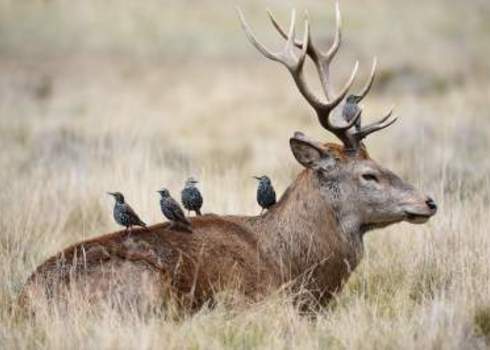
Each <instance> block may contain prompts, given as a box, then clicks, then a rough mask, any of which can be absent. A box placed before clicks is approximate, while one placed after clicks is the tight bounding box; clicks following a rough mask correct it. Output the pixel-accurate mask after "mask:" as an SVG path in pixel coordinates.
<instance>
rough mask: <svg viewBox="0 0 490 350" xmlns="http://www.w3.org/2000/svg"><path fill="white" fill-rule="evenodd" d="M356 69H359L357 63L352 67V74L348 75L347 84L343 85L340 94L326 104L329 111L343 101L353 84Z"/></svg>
mask: <svg viewBox="0 0 490 350" xmlns="http://www.w3.org/2000/svg"><path fill="white" fill-rule="evenodd" d="M358 69H359V61H356V64H355V65H354V69H352V73H351V74H350V77H349V80H347V82H346V83H345V84H344V87H343V88H342V90H341V92H340V93H339V94H338V95H337V96H336V97H335V98H334V99H332V100H331V101H330V102H329V103H328V105H329V106H330V109H334V108H335V107H336V106H337V105H338V104H339V103H340V101H342V100H343V99H344V97H345V95H347V93H348V92H349V90H350V88H351V86H352V84H353V83H354V79H355V78H356V75H357V70H358Z"/></svg>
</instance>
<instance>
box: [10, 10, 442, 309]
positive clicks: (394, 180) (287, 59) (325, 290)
mask: <svg viewBox="0 0 490 350" xmlns="http://www.w3.org/2000/svg"><path fill="white" fill-rule="evenodd" d="M269 15H270V19H271V21H272V24H273V25H274V27H275V28H276V29H277V30H278V31H279V33H280V34H281V35H282V37H284V38H285V40H286V44H285V48H284V50H283V51H281V52H278V53H273V52H271V51H269V50H268V49H266V48H265V46H264V45H262V44H261V43H260V42H259V41H258V40H257V39H256V38H255V36H254V35H253V34H252V32H251V30H250V28H249V26H248V25H247V23H246V22H245V20H244V18H243V15H242V14H241V13H240V11H239V17H240V20H241V22H242V26H243V29H244V31H245V33H246V34H247V37H248V38H249V39H250V41H251V43H252V44H253V45H254V46H255V47H256V48H257V49H258V50H259V51H260V52H261V53H262V54H263V55H264V56H266V57H267V58H269V59H271V60H274V61H277V62H280V63H281V64H283V65H285V66H286V67H287V69H288V70H289V72H290V73H291V75H292V77H293V79H294V82H295V84H296V86H297V88H298V90H299V91H300V93H301V95H303V97H304V98H305V99H306V100H307V101H308V103H309V104H310V105H311V106H312V107H313V109H314V110H315V112H316V114H317V116H318V120H319V122H320V124H321V126H322V127H323V128H324V129H326V130H328V131H330V132H331V133H333V134H334V135H335V136H336V137H337V138H338V139H339V140H340V141H341V142H342V145H338V144H333V143H320V142H316V141H314V140H310V139H309V138H307V137H306V136H305V135H304V134H302V133H299V132H297V133H295V134H294V136H293V137H292V138H291V139H290V140H289V143H290V147H291V150H292V152H293V154H294V157H295V158H296V160H297V161H298V162H299V163H300V164H301V165H302V166H303V167H304V169H303V171H302V172H301V173H300V174H299V175H298V177H297V178H296V180H295V181H294V182H293V183H292V184H291V185H290V186H289V188H288V189H287V190H286V192H285V193H284V195H283V196H282V198H281V199H280V200H279V202H278V203H277V204H276V205H275V206H273V207H272V208H271V209H270V210H269V211H268V212H267V213H265V214H264V215H260V216H219V215H211V214H207V215H204V216H201V217H193V218H190V219H189V220H190V221H191V222H192V227H193V232H192V233H183V232H181V231H175V230H174V229H172V227H171V226H170V225H169V224H168V223H161V224H157V225H154V226H151V227H148V230H146V231H145V230H134V231H133V234H132V235H131V236H130V237H129V238H128V235H127V234H126V233H125V232H124V231H120V232H115V233H112V234H106V235H103V236H101V237H98V238H94V239H91V240H87V241H84V242H80V243H77V244H75V245H73V246H71V247H69V248H67V249H65V250H64V251H62V252H60V253H59V254H57V255H56V256H54V257H51V258H50V259H48V260H47V261H45V262H44V263H43V264H41V265H40V266H39V267H38V268H37V269H36V271H35V272H34V273H33V274H32V276H31V277H30V278H29V279H28V281H27V283H26V284H25V286H24V288H23V291H22V292H21V295H20V298H19V301H20V303H21V304H22V305H29V304H31V303H33V302H35V301H36V300H39V298H48V299H52V298H53V297H54V296H55V295H58V297H59V295H60V293H66V292H67V291H73V290H74V289H77V290H79V291H83V293H84V295H86V296H87V297H88V298H97V299H99V298H103V299H105V298H108V299H109V300H114V299H116V300H142V299H143V300H152V302H157V301H162V302H163V301H164V300H166V299H165V297H167V296H172V297H175V298H176V300H178V301H179V302H182V303H183V304H184V305H186V306H188V307H190V308H199V307H200V306H201V305H203V303H205V302H209V301H212V300H213V297H214V296H215V295H216V294H215V293H217V292H219V291H223V290H225V289H232V290H235V291H238V292H239V293H240V294H242V295H244V296H246V297H248V298H250V299H251V300H257V299H259V298H261V297H263V296H264V295H266V294H268V293H271V292H272V291H274V290H279V289H281V288H284V287H285V286H287V290H291V291H292V292H297V291H299V290H302V291H306V294H308V295H309V296H310V297H312V298H313V300H315V301H318V302H320V303H323V302H325V301H327V300H328V299H329V298H330V297H331V295H332V293H334V292H336V291H339V290H340V288H341V287H342V284H343V283H344V282H345V281H346V280H347V278H348V277H349V275H350V273H351V272H352V271H353V270H354V269H355V267H356V266H357V265H358V263H359V260H360V258H361V256H362V254H363V236H364V234H365V233H366V232H368V231H370V230H373V229H378V228H382V227H385V226H388V225H391V224H394V223H397V222H401V221H408V222H412V223H424V222H426V221H427V220H428V219H429V218H430V217H431V216H432V215H434V214H435V213H436V209H437V207H436V204H435V203H434V201H433V200H432V199H431V198H430V197H428V196H426V195H424V194H422V193H420V192H418V191H417V190H416V189H415V188H414V187H412V186H411V185H409V184H407V183H406V182H404V181H403V180H402V179H400V178H399V177H398V176H397V175H395V174H394V173H393V172H391V171H389V170H387V169H385V168H383V167H381V166H380V165H378V164H377V163H376V162H375V161H374V160H372V159H371V158H370V157H369V155H368V152H367V150H366V147H365V145H364V144H363V142H362V141H363V140H364V139H365V138H366V136H368V135H370V134H372V133H374V132H375V131H378V130H381V129H383V128H386V127H387V126H389V125H391V124H392V123H393V122H394V121H395V120H396V119H394V118H393V119H392V118H391V112H390V113H388V115H387V116H385V117H384V118H382V119H381V120H380V121H379V122H376V123H372V124H368V125H366V126H363V127H360V128H358V127H355V128H354V127H353V125H354V124H355V123H356V122H357V121H358V120H359V118H360V113H358V114H357V115H356V117H355V118H353V119H352V120H350V121H349V122H346V121H345V120H341V121H337V122H335V123H334V120H333V119H334V118H331V112H332V110H333V109H334V108H335V107H337V106H338V105H339V103H340V102H341V101H342V100H344V98H345V96H346V94H347V92H348V90H349V88H350V87H351V85H352V82H353V80H354V77H355V75H356V71H357V66H358V65H357V63H356V65H355V67H354V70H353V72H352V74H351V76H350V78H349V80H348V81H347V83H346V84H345V86H344V87H343V88H342V90H341V92H340V93H338V94H336V95H335V94H334V92H333V89H332V87H331V82H330V74H329V72H330V63H331V61H332V59H333V57H334V56H335V54H336V53H337V50H338V48H339V46H340V41H341V33H340V11H339V7H338V3H337V5H336V23H337V25H336V35H335V40H334V42H333V44H332V46H331V47H330V49H329V50H328V51H327V52H322V51H320V50H319V49H318V48H317V47H316V46H314V44H313V42H312V41H311V39H310V29H309V23H308V18H305V27H304V28H305V29H304V35H303V38H302V40H301V41H299V40H297V39H296V38H295V15H294V11H293V15H292V20H291V25H290V28H289V31H288V33H286V32H285V31H284V30H283V29H282V28H281V26H280V25H279V24H278V22H277V21H276V20H275V19H274V17H272V15H271V14H269ZM296 50H297V51H299V55H297V54H296V53H295V51H296ZM306 57H309V58H310V59H311V60H312V61H313V63H314V65H315V67H316V70H317V72H318V75H319V77H320V81H321V87H322V90H323V92H324V94H325V96H324V98H323V99H321V98H319V97H317V96H316V95H315V94H314V93H313V92H312V91H311V90H310V89H309V88H308V86H307V85H306V83H305V78H304V74H303V66H304V63H305V59H306ZM375 68H376V61H374V64H373V68H372V71H371V74H370V77H369V79H368V81H367V84H366V85H365V87H364V88H363V90H362V91H361V93H360V99H362V98H363V97H365V96H366V95H367V93H368V92H369V90H370V88H371V85H372V82H373V79H374V75H375ZM335 119H339V118H335ZM338 122H341V123H338ZM339 124H340V125H339ZM43 300H44V299H43Z"/></svg>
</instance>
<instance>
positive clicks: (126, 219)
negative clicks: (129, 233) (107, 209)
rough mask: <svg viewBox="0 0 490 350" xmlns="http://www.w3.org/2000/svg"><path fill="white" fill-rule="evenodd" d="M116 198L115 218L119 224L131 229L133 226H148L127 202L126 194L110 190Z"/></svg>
mask: <svg viewBox="0 0 490 350" xmlns="http://www.w3.org/2000/svg"><path fill="white" fill-rule="evenodd" d="M108 194H110V195H111V196H113V197H114V198H115V200H116V203H115V204H114V210H113V215H114V220H115V221H116V223H117V224H119V225H121V226H124V227H126V229H131V227H132V226H141V227H146V223H145V222H144V221H143V220H141V219H140V217H139V216H138V214H136V212H135V211H134V210H133V208H131V206H130V205H129V204H128V203H126V201H125V199H124V196H123V194H122V193H120V192H108Z"/></svg>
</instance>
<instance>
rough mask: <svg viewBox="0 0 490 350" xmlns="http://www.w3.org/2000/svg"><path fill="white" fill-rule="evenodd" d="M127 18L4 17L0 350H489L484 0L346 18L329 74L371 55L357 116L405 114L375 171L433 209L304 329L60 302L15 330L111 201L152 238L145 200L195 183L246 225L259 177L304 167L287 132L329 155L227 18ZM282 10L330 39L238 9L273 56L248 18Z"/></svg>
mask: <svg viewBox="0 0 490 350" xmlns="http://www.w3.org/2000/svg"><path fill="white" fill-rule="evenodd" d="M124 3H125V5H126V6H122V4H121V2H117V1H104V2H98V1H81V2H77V3H76V4H74V3H73V2H67V1H25V2H13V1H8V0H3V1H0V147H1V149H2V152H0V168H1V169H2V171H1V172H0V181H1V183H2V184H3V188H2V191H0V208H1V211H0V212H1V213H2V215H1V216H0V280H1V281H2V284H0V348H5V349H6V348H36V349H38V348H46V349H48V348H49V349H57V348H59V349H63V348H102V349H106V348H107V349H109V348H110V349H113V348H114V349H115V348H142V349H144V348H162V347H164V348H166V349H182V348H186V349H222V348H243V349H248V348H259V349H260V348H263V349H270V348H288V349H289V348H294V349H296V348H298V349H299V348H305V349H310V348H312V349H315V348H317V349H322V348H340V349H344V348H349V349H351V348H362V349H379V348H407V349H427V348H437V349H441V348H445V349H446V348H449V349H451V348H453V349H461V348H485V347H487V346H489V344H490V328H489V322H490V321H489V319H490V318H489V308H490V264H489V258H490V233H489V232H488V228H487V227H488V223H487V221H488V213H489V212H490V175H489V174H490V157H489V156H488V150H489V149H490V141H489V140H490V112H489V110H488V100H489V98H488V96H490V84H489V80H488V72H489V71H490V67H489V62H490V61H489V60H488V58H487V57H488V55H489V54H490V47H489V42H490V41H489V40H488V38H489V35H490V27H489V25H488V23H490V7H489V6H488V4H487V2H486V1H483V0H482V1H478V0H471V1H465V2H454V1H449V0H447V1H444V0H435V1H431V2H430V3H424V5H423V6H419V4H418V3H417V4H418V5H415V4H411V2H407V1H401V0H396V1H387V0H385V1H378V0H376V1H374V0H368V1H363V2H360V1H358V2H354V1H351V2H348V3H347V1H346V3H345V4H342V5H343V6H342V7H343V14H344V23H345V29H346V30H345V38H346V45H345V47H344V51H343V55H342V57H341V58H342V60H339V61H337V62H338V64H337V69H338V74H336V75H335V77H336V78H338V79H339V81H340V79H341V78H342V76H345V73H346V72H347V71H348V69H350V67H351V64H352V63H353V60H354V57H359V58H360V60H361V63H362V65H361V68H363V69H364V71H367V69H368V65H369V64H368V62H369V61H368V60H369V59H370V55H371V54H373V53H377V55H378V57H379V60H380V66H381V67H380V68H381V70H380V74H379V80H378V84H377V85H376V86H375V91H374V93H373V94H372V96H371V97H370V98H369V99H368V101H366V111H367V113H366V114H367V115H373V116H374V115H379V114H381V113H382V112H383V111H384V110H385V108H386V107H389V106H390V105H391V104H393V103H395V104H396V106H397V108H396V110H397V111H398V113H399V114H400V115H401V116H402V117H403V118H402V119H401V121H400V122H399V123H398V124H397V125H396V126H394V127H393V128H392V129H390V130H389V131H386V132H383V133H380V134H379V135H377V136H376V137H373V138H372V139H370V140H369V141H368V146H369V148H370V151H371V154H372V156H373V157H374V158H375V159H377V160H378V161H379V162H380V163H382V164H384V165H386V166H387V167H389V168H391V169H393V170H395V171H396V172H397V173H399V174H400V175H402V176H403V177H405V178H407V179H408V180H409V181H410V182H412V183H414V184H415V185H417V186H418V187H420V188H422V189H424V190H426V191H427V192H429V193H432V194H433V195H434V197H435V198H436V200H437V202H438V204H439V205H440V211H439V213H438V214H437V216H436V217H435V218H434V219H433V220H432V221H431V222H430V223H429V224H428V225H424V226H410V225H407V224H401V225H397V226H394V227H391V228H389V229H386V230H383V231H379V232H373V233H372V234H370V235H369V236H368V237H367V241H366V250H367V254H366V257H365V259H364V260H363V262H362V264H361V265H360V266H359V268H358V269H357V270H356V272H355V273H354V275H353V276H352V278H351V280H350V281H349V283H348V284H347V286H346V288H345V290H344V291H343V292H342V293H340V294H339V295H338V298H337V300H336V301H335V302H334V303H332V305H330V306H329V307H328V308H326V309H325V310H324V311H322V312H321V313H319V314H318V315H317V316H316V317H315V318H313V319H309V318H305V317H302V316H300V315H299V314H298V312H297V310H295V308H294V306H292V305H291V303H290V302H289V300H288V298H287V297H284V296H274V297H271V298H269V299H267V300H265V301H263V302H262V303H260V304H258V305H251V306H249V307H246V308H243V307H242V308H234V307H230V305H229V303H227V302H226V301H224V302H222V303H220V304H219V305H218V306H217V308H215V309H212V310H209V309H203V310H202V311H201V312H199V313H198V314H197V315H195V316H193V317H184V318H183V319H182V318H177V319H175V318H172V317H164V316H163V315H161V314H160V313H149V314H145V315H141V314H138V313H136V312H133V311H131V310H128V311H127V312H126V313H124V314H120V313H117V312H114V311H113V310H111V309H109V308H104V307H103V306H102V307H99V308H94V307H92V306H91V305H88V304H86V302H85V301H83V300H72V302H73V305H72V312H71V313H66V312H63V311H61V310H57V311H56V310H55V311H53V312H46V313H41V314H39V315H37V317H36V318H35V319H33V318H29V317H22V316H17V317H14V316H12V315H11V314H10V313H9V308H10V306H11V305H12V303H13V301H14V300H15V298H16V295H17V293H18V292H19V289H20V288H21V286H22V284H23V282H24V281H25V279H26V278H27V276H28V275H29V273H30V272H31V271H32V270H33V269H34V268H35V266H37V265H38V264H39V263H40V262H41V261H42V260H43V259H45V258H46V257H48V256H50V255H51V254H53V253H55V252H57V251H58V250H60V249H61V248H63V247H64V246H66V245H68V244H70V243H73V242H76V241H79V240H81V239H85V238H87V237H93V236H96V235H98V234H102V233H104V232H108V231H110V230H113V229H115V226H114V224H113V223H112V219H111V212H110V211H111V206H112V200H111V199H110V198H108V197H107V196H106V195H105V194H104V193H105V191H107V190H120V191H122V192H124V193H125V194H126V196H127V198H128V200H129V201H130V203H131V204H132V205H133V206H134V207H135V208H136V209H137V211H138V212H140V213H141V214H142V216H143V217H144V218H145V219H146V220H147V221H149V222H151V223H154V222H158V221H161V216H160V213H159V211H158V206H157V197H156V194H155V190H156V189H157V188H159V187H160V186H161V185H163V184H165V185H167V186H168V187H169V188H170V189H171V190H173V192H176V191H178V190H179V189H180V187H181V185H182V181H183V179H184V178H185V177H186V176H188V175H190V174H193V175H195V176H197V177H198V178H200V179H201V181H202V189H203V192H204V195H205V198H206V202H205V206H206V211H212V212H217V213H243V214H254V213H256V212H257V207H256V205H255V203H254V186H255V183H254V181H253V180H252V179H251V176H252V175H255V174H262V173H266V174H270V175H271V176H272V177H273V179H274V181H275V182H276V183H277V188H278V190H279V192H282V191H283V190H284V189H285V188H286V187H287V185H288V184H289V183H290V182H291V181H292V179H293V178H294V176H295V174H297V173H298V172H299V170H300V168H299V166H298V165H297V164H296V163H295V162H294V160H293V157H292V155H291V153H290V151H289V149H288V146H287V140H288V137H289V136H290V135H291V134H292V132H293V131H295V130H302V131H304V132H306V133H308V134H310V135H312V136H316V137H318V138H320V139H324V138H325V134H324V132H322V131H321V130H320V129H319V128H318V126H317V122H316V121H315V120H314V118H313V116H312V113H311V111H310V110H309V108H308V107H307V106H306V104H305V103H304V102H303V101H301V99H300V98H299V94H298V93H297V92H296V91H295V89H294V87H293V84H292V83H291V81H290V79H289V77H288V76H287V73H286V72H284V70H283V69H280V68H279V67H276V66H275V65H273V64H271V63H269V62H266V61H265V60H264V59H262V58H261V57H259V56H258V55H257V54H256V53H255V52H254V50H252V49H251V48H250V46H249V45H248V43H247V42H246V39H245V38H244V37H243V35H242V34H241V33H240V31H239V27H238V23H237V19H236V16H235V14H234V13H233V8H232V6H231V4H225V5H223V4H220V3H219V2H218V1H217V0H213V1H211V0H207V1H199V2H197V1H191V0H187V1H175V2H173V3H172V4H167V3H166V2H165V3H164V2H163V1H156V0H151V1H148V2H145V3H144V5H142V4H141V2H129V1H128V2H124ZM292 4H295V5H296V6H297V7H298V8H304V7H308V8H309V9H310V13H311V14H312V17H313V19H314V24H313V30H314V31H315V32H316V33H318V31H319V27H320V23H327V22H328V21H329V20H330V22H329V23H331V20H332V14H333V10H332V9H333V7H332V6H330V5H329V4H326V3H325V2H324V1H313V0H308V1H302V2H299V1H294V2H291V1H288V2H287V3H279V2H274V1H269V2H267V3H262V2H260V1H250V2H247V4H244V5H243V7H244V9H245V10H246V11H247V12H248V13H249V17H250V21H251V22H253V23H254V26H255V27H257V31H260V32H263V33H264V37H265V38H266V39H270V40H269V42H271V43H272V42H276V41H274V39H273V38H275V37H274V36H273V35H272V32H269V31H268V30H269V29H268V28H267V23H266V20H265V16H262V13H261V12H260V11H259V9H260V8H262V7H264V6H265V5H269V6H271V7H272V8H274V9H277V11H278V13H279V14H280V15H281V18H282V19H285V17H284V14H285V13H286V10H288V9H289V8H290V5H292ZM196 7H199V10H198V11H195V8H196ZM75 14H76V15H75ZM259 15H260V16H259ZM184 24H185V25H184ZM182 27H183V28H182ZM180 28H181V29H180ZM266 28H267V30H266ZM323 28H324V30H330V29H331V28H332V26H331V25H330V27H327V26H326V25H325V24H323ZM262 30H263V31H262ZM265 33H268V34H265ZM318 37H319V36H318V35H317V38H318ZM319 38H320V39H321V40H324V39H328V36H325V37H324V38H322V37H321V36H320V37H319ZM276 43H277V42H276ZM224 298H225V299H226V296H224Z"/></svg>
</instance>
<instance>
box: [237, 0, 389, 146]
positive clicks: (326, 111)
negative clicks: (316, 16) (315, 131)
mask: <svg viewBox="0 0 490 350" xmlns="http://www.w3.org/2000/svg"><path fill="white" fill-rule="evenodd" d="M237 12H238V15H239V18H240V21H241V23H242V28H243V30H244V31H245V34H246V35H247V37H248V39H249V40H250V42H251V43H252V45H254V46H255V47H256V48H257V49H258V50H259V51H260V52H261V53H262V54H263V55H264V56H265V57H267V58H269V59H271V60H274V61H277V62H280V63H281V64H283V65H284V66H286V67H287V68H288V70H289V71H290V73H291V75H292V77H293V79H294V82H295V83H296V86H297V88H298V90H299V91H300V93H301V95H303V97H304V98H305V99H306V100H307V101H308V102H309V104H310V105H311V106H312V107H313V108H314V109H315V111H316V114H317V116H318V120H319V122H320V124H321V125H322V127H323V128H325V129H326V130H328V131H330V132H332V133H333V134H334V135H335V136H337V137H338V138H339V139H340V140H341V141H342V142H343V143H344V146H345V147H346V148H347V149H350V150H357V149H358V148H359V146H360V143H361V141H362V139H364V138H365V137H366V136H368V135H369V134H371V133H373V132H375V131H378V130H381V129H384V128H386V127H388V126H390V125H391V124H393V123H394V122H395V121H396V118H394V119H392V120H390V117H391V115H392V111H390V112H389V113H388V114H387V115H386V116H385V117H384V118H382V119H381V120H379V121H378V122H376V123H372V124H369V125H367V126H365V127H363V128H361V130H355V131H354V130H351V129H352V127H353V126H354V125H355V124H356V122H358V121H359V118H361V110H359V111H358V112H357V114H356V115H355V116H354V118H352V119H351V120H350V121H349V122H347V123H346V124H344V125H335V124H334V123H332V121H331V120H330V112H331V111H332V110H333V109H334V108H335V107H337V106H338V104H339V103H340V102H341V101H342V100H343V99H344V98H345V96H346V95H347V93H348V92H349V90H350V88H351V87H352V84H353V83H354V79H355V77H356V75H357V71H358V69H359V62H358V61H356V63H355V65H354V68H353V69H352V72H351V74H350V77H349V79H348V80H347V81H346V83H345V84H344V86H343V87H342V89H341V90H340V92H339V93H338V94H334V93H333V92H332V87H331V84H330V83H331V82H330V63H331V62H332V60H333V58H334V56H335V55H336V54H337V52H338V50H339V48H340V44H341V41H342V32H341V27H342V18H341V15H340V5H339V1H338V0H337V1H336V2H335V19H336V26H335V38H334V41H333V43H332V45H331V46H330V48H329V49H328V50H327V51H326V52H322V51H320V50H319V49H317V48H316V47H315V46H314V45H313V43H312V41H311V38H310V27H309V18H308V12H306V11H305V30H304V36H303V40H302V41H301V40H297V39H296V26H295V24H296V12H295V11H294V10H293V11H292V15H291V23H290V26H289V29H288V32H287V33H286V31H285V30H284V28H283V27H281V25H280V24H279V22H278V21H277V20H276V19H275V17H274V15H273V14H272V12H271V11H270V10H267V13H268V15H269V19H270V20H271V22H272V25H273V26H274V28H276V30H277V31H278V32H279V34H280V35H281V36H282V37H283V38H284V39H286V44H285V46H284V48H283V50H282V51H280V52H276V53H274V52H272V51H270V50H268V49H267V48H266V47H265V46H264V45H263V44H262V43H261V42H260V41H258V40H257V39H256V38H255V35H254V34H253V33H252V30H251V29H250V27H249V25H248V24H247V22H246V21H245V18H244V16H243V14H242V12H241V11H240V9H239V8H237ZM295 47H296V48H299V49H301V53H300V55H299V57H297V56H296V55H295V52H294V48H295ZM306 56H308V57H310V58H311V60H312V61H313V63H314V64H315V67H316V70H317V72H318V74H319V77H320V82H321V86H322V89H323V92H324V94H325V98H326V102H323V101H322V100H321V99H320V98H318V97H317V96H316V95H315V94H314V93H313V92H312V91H311V90H310V88H308V86H307V84H306V81H305V77H304V72H303V67H304V61H305V59H306ZM376 65H377V60H376V57H375V58H374V59H373V64H372V68H371V73H370V75H369V78H368V80H367V81H366V83H365V85H364V87H363V88H362V90H361V92H360V95H359V97H360V99H361V100H362V99H363V98H364V97H366V95H367V94H368V93H369V91H370V90H371V87H372V85H373V82H374V77H375V75H376Z"/></svg>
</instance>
